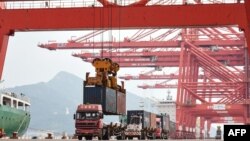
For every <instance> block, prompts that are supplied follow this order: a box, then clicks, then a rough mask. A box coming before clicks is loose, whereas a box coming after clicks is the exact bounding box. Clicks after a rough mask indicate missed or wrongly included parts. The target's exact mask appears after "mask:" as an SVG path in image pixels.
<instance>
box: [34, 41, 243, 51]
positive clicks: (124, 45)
mask: <svg viewBox="0 0 250 141" xmlns="http://www.w3.org/2000/svg"><path fill="white" fill-rule="evenodd" d="M192 43H193V44H194V45H196V46H203V47H212V46H219V47H242V46H243V45H244V44H245V41H244V40H200V41H199V40H197V41H193V42H192ZM38 46H39V47H41V48H46V49H49V50H57V49H109V48H111V47H112V48H113V49H131V48H156V47H157V48H180V42H179V41H131V42H129V41H121V42H110V41H106V42H105V41H104V42H66V43H57V42H54V43H53V42H52V43H50V42H49V43H41V44H38Z"/></svg>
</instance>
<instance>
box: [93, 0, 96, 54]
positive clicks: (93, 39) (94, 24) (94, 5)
mask: <svg viewBox="0 0 250 141" xmlns="http://www.w3.org/2000/svg"><path fill="white" fill-rule="evenodd" d="M95 5H96V0H94V3H93V5H92V7H93V9H94V16H93V17H94V18H93V34H92V38H93V39H92V54H94V53H95V52H94V50H95V48H94V44H95V16H96V14H95V10H96V9H95Z"/></svg>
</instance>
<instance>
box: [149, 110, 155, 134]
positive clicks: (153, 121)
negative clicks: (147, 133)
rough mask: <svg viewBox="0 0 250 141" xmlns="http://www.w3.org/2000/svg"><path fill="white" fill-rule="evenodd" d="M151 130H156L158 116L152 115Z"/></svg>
mask: <svg viewBox="0 0 250 141" xmlns="http://www.w3.org/2000/svg"><path fill="white" fill-rule="evenodd" d="M150 128H151V129H153V130H154V129H156V114H154V113H150Z"/></svg>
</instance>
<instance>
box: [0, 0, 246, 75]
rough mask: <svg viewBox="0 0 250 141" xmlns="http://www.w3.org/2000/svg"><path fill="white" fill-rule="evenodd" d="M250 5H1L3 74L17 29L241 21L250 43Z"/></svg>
mask: <svg viewBox="0 0 250 141" xmlns="http://www.w3.org/2000/svg"><path fill="white" fill-rule="evenodd" d="M111 8H112V10H110V9H111ZM249 9H250V4H249V2H248V1H247V2H246V3H234V4H197V5H196V4H195V5H166V6H165V5H164V6H163V5H160V6H159V5H155V6H127V7H126V6H125V7H109V8H106V7H105V8H104V7H80V8H40V9H39V8H38V9H11V10H9V9H0V27H1V28H0V33H1V34H0V35H1V36H2V37H0V40H1V41H0V45H1V46H0V51H1V54H0V55H1V57H0V59H1V60H0V69H1V70H0V77H1V76H2V71H3V65H4V58H5V53H6V52H5V48H7V44H6V45H5V44H3V42H4V41H3V40H4V38H5V37H4V36H6V35H7V36H10V35H14V33H15V32H16V31H48V30H79V29H108V28H112V29H131V28H133V29H138V28H168V27H193V26H198V27H205V26H226V25H238V26H239V28H240V29H241V30H243V31H245V36H246V37H247V38H246V39H247V43H248V44H250V29H249V22H250V14H249V12H248V13H247V12H246V11H249ZM110 11H111V12H110ZM98 13H103V14H98ZM162 13H164V14H162ZM72 15H74V16H72ZM229 15H230V16H229ZM204 17H206V18H204ZM86 19H87V20H86ZM111 19H112V20H111ZM163 19H171V20H163ZM51 21H53V22H51Z"/></svg>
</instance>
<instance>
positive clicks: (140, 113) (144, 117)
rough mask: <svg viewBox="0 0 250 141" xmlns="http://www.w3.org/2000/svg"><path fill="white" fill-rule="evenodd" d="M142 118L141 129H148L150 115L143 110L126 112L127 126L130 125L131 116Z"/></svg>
mask: <svg viewBox="0 0 250 141" xmlns="http://www.w3.org/2000/svg"><path fill="white" fill-rule="evenodd" d="M135 115H137V116H141V117H142V129H146V128H150V113H149V112H147V111H143V110H130V111H127V124H130V121H131V117H132V116H135Z"/></svg>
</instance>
